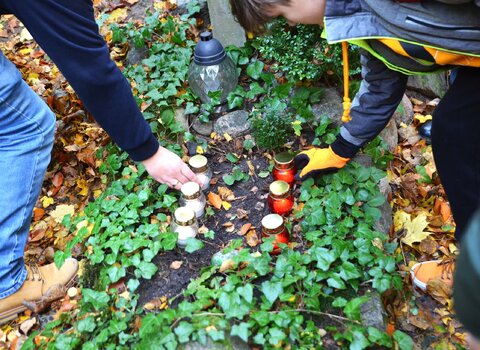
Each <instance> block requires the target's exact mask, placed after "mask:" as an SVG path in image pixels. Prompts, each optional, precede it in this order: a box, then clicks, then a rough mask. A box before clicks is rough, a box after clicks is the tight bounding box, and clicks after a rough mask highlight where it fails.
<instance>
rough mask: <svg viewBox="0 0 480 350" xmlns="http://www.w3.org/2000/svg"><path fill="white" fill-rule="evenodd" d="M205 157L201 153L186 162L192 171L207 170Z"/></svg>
mask: <svg viewBox="0 0 480 350" xmlns="http://www.w3.org/2000/svg"><path fill="white" fill-rule="evenodd" d="M207 162H208V161H207V157H205V156H202V155H201V154H197V155H194V156H193V157H191V158H190V159H189V160H188V164H190V166H191V167H192V170H193V172H198V173H201V172H204V171H205V170H207Z"/></svg>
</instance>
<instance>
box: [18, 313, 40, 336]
mask: <svg viewBox="0 0 480 350" xmlns="http://www.w3.org/2000/svg"><path fill="white" fill-rule="evenodd" d="M36 324H37V319H36V318H35V317H31V318H29V319H28V320H25V321H23V322H22V323H21V324H20V330H21V331H22V333H23V334H25V335H28V332H29V331H30V330H31V329H32V327H33V326H35V325H36Z"/></svg>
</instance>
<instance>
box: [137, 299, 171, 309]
mask: <svg viewBox="0 0 480 350" xmlns="http://www.w3.org/2000/svg"><path fill="white" fill-rule="evenodd" d="M143 308H144V309H146V310H154V309H157V310H164V309H167V308H168V299H167V297H166V296H163V297H160V298H155V299H153V300H150V301H149V302H148V303H146V304H144V305H143Z"/></svg>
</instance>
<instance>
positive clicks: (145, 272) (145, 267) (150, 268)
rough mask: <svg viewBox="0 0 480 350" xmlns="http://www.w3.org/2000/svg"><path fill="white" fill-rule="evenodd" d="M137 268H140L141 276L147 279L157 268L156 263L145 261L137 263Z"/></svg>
mask: <svg viewBox="0 0 480 350" xmlns="http://www.w3.org/2000/svg"><path fill="white" fill-rule="evenodd" d="M138 269H139V270H140V273H141V275H142V277H143V278H145V279H147V280H149V279H151V278H152V276H153V275H155V273H156V272H157V270H158V268H157V265H155V264H153V263H151V262H146V261H142V262H141V263H140V265H138Z"/></svg>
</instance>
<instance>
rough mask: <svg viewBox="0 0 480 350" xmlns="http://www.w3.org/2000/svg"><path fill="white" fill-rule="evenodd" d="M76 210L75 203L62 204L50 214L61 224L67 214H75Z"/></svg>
mask: <svg viewBox="0 0 480 350" xmlns="http://www.w3.org/2000/svg"><path fill="white" fill-rule="evenodd" d="M74 212H75V210H74V207H73V205H66V204H60V205H57V207H56V208H55V210H53V211H52V212H51V213H50V216H51V217H52V218H54V219H55V221H56V222H58V223H59V224H60V223H61V222H62V221H63V217H64V216H65V215H68V214H70V215H73V213H74Z"/></svg>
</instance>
